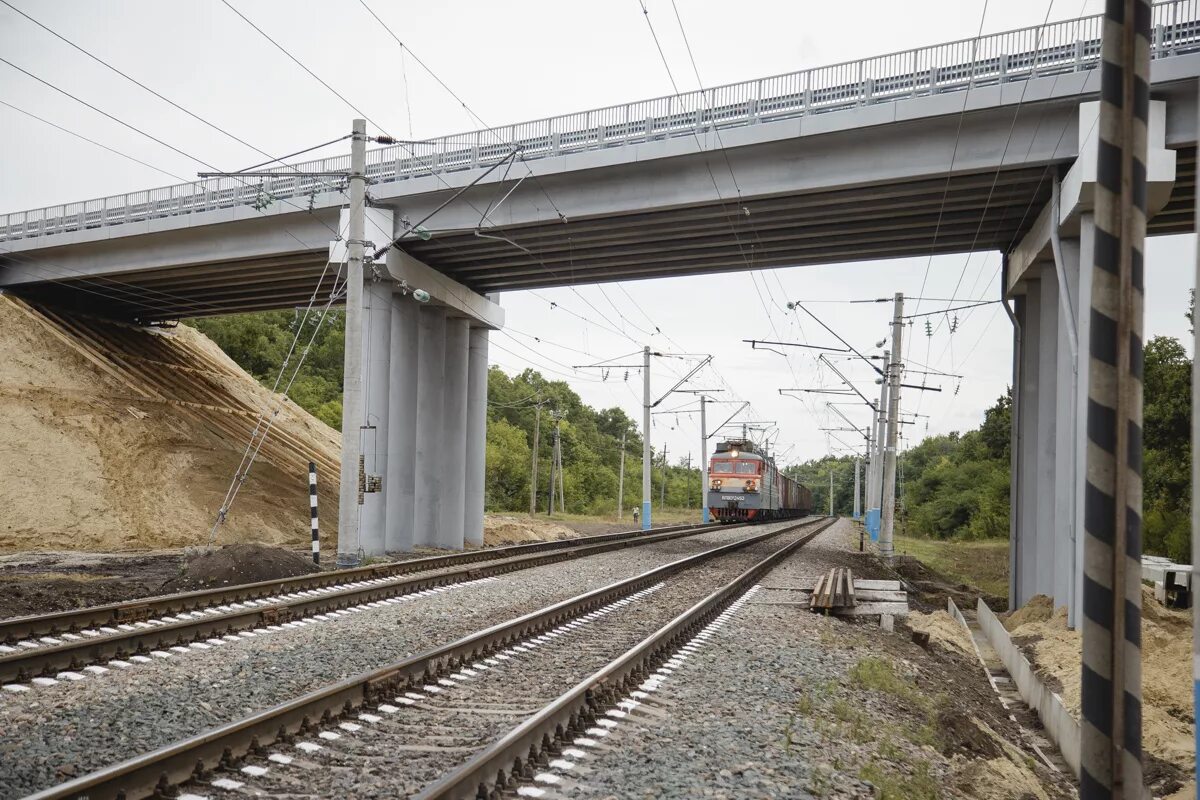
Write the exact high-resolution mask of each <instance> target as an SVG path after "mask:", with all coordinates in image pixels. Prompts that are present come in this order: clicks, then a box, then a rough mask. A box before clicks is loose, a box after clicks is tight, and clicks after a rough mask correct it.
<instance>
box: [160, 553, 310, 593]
mask: <svg viewBox="0 0 1200 800" xmlns="http://www.w3.org/2000/svg"><path fill="white" fill-rule="evenodd" d="M318 571H320V568H319V567H318V566H317V565H316V564H314V563H313V562H312V558H311V557H310V556H304V555H301V554H300V553H298V552H296V551H294V550H285V549H283V548H282V547H267V546H265V545H261V544H249V543H243V544H227V545H225V546H224V547H221V548H219V549H217V550H206V551H203V552H199V553H196V554H195V555H192V556H190V557H189V558H188V559H187V560H186V561H185V562H184V563H183V565H182V566H181V568H180V574H179V577H178V578H174V579H172V580H169V581H167V582H166V583H164V584H163V586H162V592H163V593H164V594H168V593H173V592H188V591H192V590H194V589H208V588H210V587H217V586H234V585H236V584H242V583H257V582H259V581H272V580H276V579H278V578H291V577H294V576H296V575H307V574H308V573H310V572H318Z"/></svg>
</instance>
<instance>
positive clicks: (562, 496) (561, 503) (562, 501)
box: [554, 420, 567, 514]
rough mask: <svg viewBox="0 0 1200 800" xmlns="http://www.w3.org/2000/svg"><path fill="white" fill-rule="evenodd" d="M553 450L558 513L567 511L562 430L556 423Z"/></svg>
mask: <svg viewBox="0 0 1200 800" xmlns="http://www.w3.org/2000/svg"><path fill="white" fill-rule="evenodd" d="M556 422H558V421H557V420H556ZM554 452H555V453H556V454H557V457H558V510H559V512H560V513H563V514H565V513H567V492H566V489H564V488H563V463H562V431H561V430H560V428H559V426H558V425H557V424H556V425H555V428H554Z"/></svg>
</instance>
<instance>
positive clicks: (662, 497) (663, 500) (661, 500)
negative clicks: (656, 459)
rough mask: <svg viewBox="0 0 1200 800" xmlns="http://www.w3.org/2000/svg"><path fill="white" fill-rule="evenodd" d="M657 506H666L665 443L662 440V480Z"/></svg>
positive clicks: (661, 507) (660, 507)
mask: <svg viewBox="0 0 1200 800" xmlns="http://www.w3.org/2000/svg"><path fill="white" fill-rule="evenodd" d="M658 507H659V509H663V508H666V507H667V443H666V442H663V481H662V492H661V494H660V495H659V498H658Z"/></svg>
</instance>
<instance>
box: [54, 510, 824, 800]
mask: <svg viewBox="0 0 1200 800" xmlns="http://www.w3.org/2000/svg"><path fill="white" fill-rule="evenodd" d="M827 524H829V523H826V522H825V521H824V520H820V521H816V522H812V521H810V522H802V523H799V524H796V525H791V526H781V527H779V528H775V529H773V530H769V531H766V532H764V533H758V534H754V535H750V536H746V537H744V538H742V539H739V540H737V541H735V542H732V543H729V544H724V545H721V546H719V547H714V548H711V549H709V550H706V551H704V552H702V553H699V554H696V555H692V556H688V557H685V558H681V559H678V560H676V561H673V562H671V563H668V564H665V565H663V566H659V567H656V568H654V569H651V570H648V571H646V572H643V573H641V574H640V575H636V576H634V577H632V578H628V579H625V580H621V581H617V582H615V583H612V584H610V585H608V586H605V587H602V588H599V589H596V590H593V591H590V592H586V593H584V594H581V595H578V596H576V597H572V598H570V599H568V600H564V601H562V602H559V603H555V604H553V605H551V606H548V607H546V608H543V609H541V610H539V611H536V612H533V613H530V614H526V615H524V616H521V617H518V618H516V619H513V620H509V621H507V622H504V623H501V624H498V625H494V626H491V627H489V628H487V629H485V630H482V631H479V632H477V633H475V634H472V635H470V636H466V637H464V638H462V639H460V640H458V641H456V642H453V643H450V644H448V645H446V646H443V647H439V648H436V649H434V650H430V651H428V652H425V653H421V654H419V655H416V656H413V657H411V658H407V659H405V660H403V661H401V662H398V663H395V664H392V665H389V666H387V667H385V668H383V669H380V670H376V671H374V672H371V673H368V674H365V675H360V676H358V677H355V678H352V679H350V680H346V681H342V682H340V683H338V684H335V685H332V686H329V687H326V688H324V689H321V690H318V691H316V692H311V693H309V694H307V695H304V696H303V697H299V698H297V699H295V700H292V701H290V702H287V703H284V704H281V705H279V706H276V707H274V708H271V709H268V710H266V711H263V712H260V713H257V714H254V715H252V716H249V717H246V718H245V719H242V720H238V721H236V722H233V723H230V724H227V725H223V726H221V727H219V728H216V729H213V730H211V731H208V732H206V733H204V734H201V735H199V736H194V737H192V738H190V739H187V740H184V741H180V742H177V743H175V744H172V745H170V746H167V747H164V748H161V749H159V750H157V751H155V752H152V753H149V754H146V755H143V756H139V757H137V758H133V759H130V760H129V761H126V762H124V763H121V764H117V765H115V766H112V767H109V768H106V769H102V770H99V771H97V772H94V773H91V774H89V775H85V776H83V777H81V778H78V779H76V780H73V781H70V782H68V783H64V784H61V785H59V786H56V787H53V788H51V789H47V790H45V791H42V792H40V793H38V794H36V795H33V796H32V797H36V798H76V797H84V796H86V797H88V798H90V799H91V800H94V799H95V798H107V797H125V798H129V799H130V800H132V798H137V797H145V796H149V795H151V794H154V793H155V792H158V793H159V794H163V795H166V794H168V793H171V792H174V791H176V787H178V786H180V784H183V786H182V792H183V794H182V795H180V796H184V797H190V798H196V797H209V796H213V794H214V793H215V792H217V791H218V790H220V789H222V788H237V789H240V788H242V786H243V785H244V784H246V783H247V782H251V783H252V784H253V785H252V786H248V787H246V788H247V789H251V788H252V789H253V791H255V792H261V793H263V794H266V795H276V796H292V795H296V794H305V795H308V796H330V797H333V796H336V797H345V796H354V795H355V794H360V793H366V794H369V793H370V792H371V790H376V791H378V790H380V789H383V788H385V787H386V789H387V791H388V792H389V793H391V794H405V795H407V794H413V793H417V792H422V787H426V786H428V788H426V789H424V790H423V793H422V795H421V796H429V797H475V796H476V792H477V790H478V789H479V787H480V786H482V785H485V784H489V785H490V786H491V788H489V790H488V791H489V792H490V791H491V789H492V788H495V786H497V785H503V784H506V783H507V782H508V781H509V776H511V774H512V770H513V763H515V762H509V763H507V764H503V765H502V766H496V765H498V764H501V763H502V762H504V760H505V759H506V758H509V757H510V756H512V754H513V753H517V752H518V751H520V752H519V754H518V755H517V756H515V757H516V758H520V759H523V760H524V759H526V758H527V756H528V754H529V749H530V743H532V742H534V741H535V740H536V745H537V746H536V747H535V750H538V751H544V752H545V753H547V754H548V753H550V749H549V748H551V747H553V746H554V745H553V740H554V735H553V734H554V732H555V730H556V729H557V728H561V730H559V731H558V732H559V734H562V735H566V731H568V730H575V729H580V727H579V726H581V725H582V726H583V728H584V729H586V728H587V727H589V726H590V725H591V722H592V718H593V717H595V716H596V714H598V713H599V712H600V710H601V709H600V705H599V704H602V703H604V702H607V700H608V699H609V698H610V695H611V692H610V691H609V690H608V688H607V687H609V686H611V685H613V682H614V681H628V680H633V679H636V677H637V676H638V675H640V674H641V673H642V672H643V671H645V670H646V669H647V665H648V663H649V662H650V661H652V660H653V659H656V658H661V657H662V656H663V647H665V646H668V645H669V644H670V643H672V642H675V641H676V640H677V639H678V637H679V635H682V634H681V633H680V631H686V630H690V629H691V628H692V627H694V626H695V625H698V624H700V622H699V621H700V620H707V619H709V618H711V617H712V616H714V615H716V614H717V613H719V612H720V610H721V608H722V607H723V606H724V605H728V603H729V602H732V601H733V600H734V599H736V596H737V595H738V594H739V593H741V592H742V591H744V590H745V588H746V587H747V586H748V585H749V583H748V582H749V581H752V580H753V578H754V577H756V576H757V575H759V574H761V573H762V572H763V571H765V570H766V569H769V568H770V565H773V564H774V563H776V562H777V561H778V560H779V559H781V558H783V557H785V556H786V555H787V554H788V553H790V552H793V551H794V550H795V548H797V547H799V546H801V545H802V544H803V543H804V542H806V541H808V540H809V539H811V538H812V537H813V536H815V535H816V534H817V533H819V532H820V531H822V530H824V528H825V527H827ZM777 537H783V538H784V539H786V540H787V543H786V544H785V545H784V546H783V547H782V548H779V547H774V543H772V542H771V540H774V539H776V538H777ZM767 551H770V552H769V554H767V557H766V558H765V559H764V557H763V556H764V554H765V553H767ZM733 576H737V577H736V579H735V580H734V581H732V582H729V583H726V581H728V580H729V578H730V577H733ZM720 584H725V585H724V586H723V588H722V589H720V590H718V591H717V592H715V593H712V594H707V595H706V593H707V592H708V591H709V590H710V589H711V587H713V586H714V585H720ZM698 601H699V602H698ZM664 624H665V627H664ZM664 631H668V632H669V633H664ZM647 636H649V638H648V639H647V638H646V637H647ZM635 652H636V653H638V654H640V655H639V656H638V658H636V659H631V658H630V657H629V654H630V653H635ZM614 658H615V659H616V661H614V660H613V659H614ZM623 659H624V660H623ZM626 662H628V663H629V664H634V666H633V667H630V668H628V669H627V668H626V666H627V665H626ZM614 664H615V665H616V666H614ZM589 675H590V676H591V677H588V676H589ZM581 680H583V683H580V681H581ZM564 686H573V687H574V688H573V689H571V691H570V692H568V693H567V695H563V696H561V697H559V696H558V693H559V692H561V691H562V689H563V687H564ZM581 687H583V688H581ZM568 695H569V696H570V698H569V699H566V700H564V698H567V697H568ZM579 698H582V699H583V700H584V704H583V705H582V706H578V703H577V702H576V701H577V699H579ZM577 706H578V707H577ZM551 709H553V710H551ZM564 709H565V710H566V711H565V713H566V714H567V716H566V717H564V716H563V713H564ZM547 724H548V725H549V726H550V727H549V728H548V729H547V728H546V725H547ZM531 726H532V727H531ZM546 730H549V731H550V733H551V736H550V738H549V739H546V740H543V737H544V736H545V735H546ZM580 736H581V737H582V734H580ZM530 737H533V738H530ZM472 754H476V755H475V756H474V757H471V756H472ZM480 759H483V761H480ZM464 761H465V762H466V763H465V764H464V763H463V762H464ZM477 762H478V763H477ZM523 765H524V761H522V762H520V764H519V766H522V769H518V770H517V773H518V774H520V773H521V772H522V771H523V769H524V766H523ZM468 767H469V768H470V770H469V772H468V773H465V775H466V777H461V776H460V777H458V778H454V781H453V782H452V783H449V784H448V783H447V781H448V780H450V778H451V777H453V776H455V775H458V774H459V773H460V772H462V770H463V769H467V768H468ZM442 775H445V776H446V777H445V778H442V779H441V780H439V776H442ZM360 780H366V781H368V782H370V781H382V782H383V784H380V785H373V786H367V787H363V786H361V785H359V784H358V783H356V782H357V781H360ZM443 785H445V787H466V786H468V785H470V789H469V791H467V789H462V791H460V790H459V789H457V788H439V787H443ZM431 792H432V793H431ZM447 792H449V793H447Z"/></svg>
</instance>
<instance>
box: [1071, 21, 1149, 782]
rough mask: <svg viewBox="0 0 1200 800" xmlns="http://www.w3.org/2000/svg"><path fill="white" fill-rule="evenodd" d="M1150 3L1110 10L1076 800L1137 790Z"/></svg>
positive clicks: (1103, 77) (1103, 81)
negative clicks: (1079, 761)
mask: <svg viewBox="0 0 1200 800" xmlns="http://www.w3.org/2000/svg"><path fill="white" fill-rule="evenodd" d="M1149 77H1150V0H1107V3H1106V5H1105V9H1104V31H1103V44H1102V47H1101V65H1100V119H1099V126H1098V139H1099V143H1098V157H1097V165H1096V196H1095V220H1096V244H1095V256H1094V265H1095V271H1094V282H1093V285H1092V296H1091V337H1090V339H1091V341H1090V342H1089V359H1090V371H1089V373H1088V403H1087V409H1088V411H1087V437H1088V442H1087V461H1086V468H1087V473H1086V476H1087V478H1086V479H1087V484H1086V487H1085V490H1084V551H1083V556H1084V564H1083V572H1084V575H1083V672H1082V697H1081V712H1082V714H1081V715H1082V725H1081V733H1082V738H1081V753H1080V757H1081V758H1080V760H1081V775H1080V797H1081V798H1083V800H1098V799H1099V798H1105V799H1106V800H1108V799H1109V798H1112V799H1113V800H1132V799H1133V798H1138V799H1139V800H1140V798H1141V797H1142V796H1143V789H1142V652H1141V628H1142V619H1141V615H1142V594H1141V580H1140V577H1141V557H1142V477H1141V472H1142V470H1141V467H1142V330H1143V319H1142V316H1143V301H1144V298H1143V272H1144V262H1143V256H1142V254H1143V246H1144V244H1145V239H1146V148H1147V120H1148V117H1149V109H1150V80H1149Z"/></svg>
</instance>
